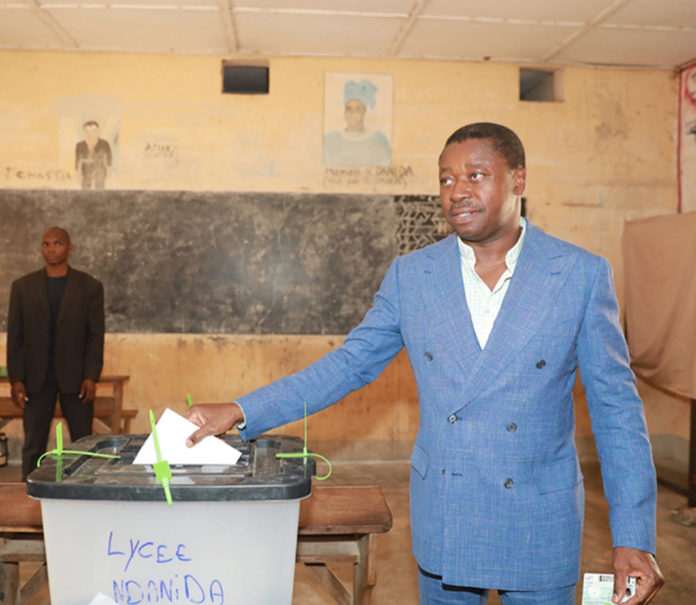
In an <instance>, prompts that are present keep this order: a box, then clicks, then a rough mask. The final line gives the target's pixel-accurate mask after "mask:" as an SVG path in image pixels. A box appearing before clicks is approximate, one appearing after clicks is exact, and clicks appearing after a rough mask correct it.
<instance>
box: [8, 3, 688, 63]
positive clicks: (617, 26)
mask: <svg viewBox="0 0 696 605" xmlns="http://www.w3.org/2000/svg"><path fill="white" fill-rule="evenodd" d="M2 49H4V50H50V51H77V52H80V51H87V52H94V51H96V52H135V53H167V54H169V53H175V54H211V55H223V56H227V57H229V58H233V57H237V56H262V57H272V56H312V57H376V58H390V59H392V58H394V59H439V60H455V61H485V60H490V61H507V62H516V63H523V64H530V65H537V66H543V65H553V64H556V65H597V66H625V67H638V68H641V67H642V68H657V69H675V68H680V67H684V66H686V65H689V64H691V63H692V62H694V60H696V0H523V1H520V0H489V1H488V2H482V1H481V0H341V1H339V0H287V1H284V0H184V1H181V2H176V1H174V0H117V1H114V2H106V1H103V0H85V1H69V0H12V1H2V0H0V50H2Z"/></svg>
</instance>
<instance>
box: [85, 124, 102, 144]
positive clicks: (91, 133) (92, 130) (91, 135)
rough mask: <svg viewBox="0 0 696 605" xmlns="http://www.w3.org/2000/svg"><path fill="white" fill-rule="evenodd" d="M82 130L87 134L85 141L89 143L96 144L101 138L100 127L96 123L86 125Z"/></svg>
mask: <svg viewBox="0 0 696 605" xmlns="http://www.w3.org/2000/svg"><path fill="white" fill-rule="evenodd" d="M82 131H83V133H84V135H85V141H87V142H88V143H90V144H94V143H96V142H97V141H98V140H99V128H98V127H97V126H95V125H94V124H90V125H89V126H85V127H84V128H83V129H82Z"/></svg>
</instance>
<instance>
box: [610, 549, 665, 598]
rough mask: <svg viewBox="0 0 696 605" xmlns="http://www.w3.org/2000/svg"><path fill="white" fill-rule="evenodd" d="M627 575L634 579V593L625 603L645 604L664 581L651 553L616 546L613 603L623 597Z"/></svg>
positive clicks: (653, 596)
mask: <svg viewBox="0 0 696 605" xmlns="http://www.w3.org/2000/svg"><path fill="white" fill-rule="evenodd" d="M628 576H631V577H632V578H635V579H636V594H635V596H633V597H631V598H630V599H629V600H628V601H626V605H642V604H645V605H647V603H650V601H652V600H653V599H654V598H655V595H656V594H657V591H658V590H660V587H661V586H662V585H663V584H664V583H665V579H664V577H663V576H662V572H661V571H660V568H659V567H658V565H657V561H655V557H653V556H652V554H650V553H649V552H645V551H643V550H637V549H635V548H624V547H622V546H618V547H616V548H615V549H614V597H613V599H612V600H613V601H614V603H620V602H621V600H622V599H623V598H624V595H625V594H626V578H627V577H628Z"/></svg>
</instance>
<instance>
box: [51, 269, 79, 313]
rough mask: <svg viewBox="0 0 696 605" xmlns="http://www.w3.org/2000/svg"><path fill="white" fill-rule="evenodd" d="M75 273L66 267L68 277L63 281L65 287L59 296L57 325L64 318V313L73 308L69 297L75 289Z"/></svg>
mask: <svg viewBox="0 0 696 605" xmlns="http://www.w3.org/2000/svg"><path fill="white" fill-rule="evenodd" d="M76 280H77V275H75V272H74V271H71V270H70V269H68V279H67V280H66V281H65V289H64V290H63V295H62V296H61V297H60V305H59V306H58V316H57V317H56V325H59V324H60V323H61V322H62V321H63V319H64V318H65V315H66V313H68V311H69V310H70V309H71V308H73V305H72V303H71V301H70V297H71V296H72V295H73V293H74V291H75V286H76V284H77V281H76Z"/></svg>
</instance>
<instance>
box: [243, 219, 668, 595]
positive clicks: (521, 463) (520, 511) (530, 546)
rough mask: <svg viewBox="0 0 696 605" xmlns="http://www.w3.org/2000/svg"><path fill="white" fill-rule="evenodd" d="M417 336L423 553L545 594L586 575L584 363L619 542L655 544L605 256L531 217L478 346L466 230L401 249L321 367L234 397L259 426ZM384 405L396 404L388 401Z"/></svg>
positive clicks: (318, 400)
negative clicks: (466, 281) (578, 415)
mask: <svg viewBox="0 0 696 605" xmlns="http://www.w3.org/2000/svg"><path fill="white" fill-rule="evenodd" d="M404 346H405V347H406V349H407V351H408V355H409V359H410V362H411V366H412V368H413V372H414V374H415V377H416V382H417V385H418V397H419V409H420V427H419V431H418V435H417V438H416V442H415V445H414V448H413V455H412V459H411V462H412V472H411V486H410V490H411V496H410V497H411V501H410V511H411V532H412V545H413V552H414V555H415V558H416V561H417V562H418V564H419V565H420V566H421V568H423V569H424V570H426V571H428V572H431V573H434V574H438V575H441V576H442V578H443V581H444V582H445V583H447V584H453V585H461V586H473V587H481V588H500V589H505V590H543V589H546V588H553V587H559V586H565V585H568V584H572V583H575V582H577V580H578V577H579V570H580V546H581V537H582V523H583V521H582V520H583V509H584V492H583V479H582V473H581V470H580V467H579V464H578V459H577V454H576V447H575V441H574V413H573V395H572V392H573V386H574V384H575V381H576V374H577V372H578V369H579V371H580V374H581V378H582V382H583V385H584V387H585V391H586V394H587V403H588V407H589V412H590V416H591V420H592V427H593V432H594V436H595V441H596V445H597V450H598V453H599V457H600V462H601V467H602V474H603V478H604V488H605V494H606V497H607V500H608V502H609V504H610V524H611V532H612V537H613V543H614V545H615V546H626V547H632V548H638V549H641V550H646V551H650V552H653V553H654V551H655V499H656V486H655V471H654V467H653V463H652V455H651V451H650V444H649V441H648V436H647V430H646V425H645V419H644V414H643V407H642V403H641V401H640V399H639V397H638V395H637V392H636V388H635V379H634V376H633V373H632V371H631V369H630V367H629V362H628V352H627V348H626V344H625V340H624V338H623V335H622V333H621V330H620V326H619V322H618V305H617V302H616V297H615V294H614V290H613V284H612V278H611V270H610V267H609V265H608V263H607V262H606V261H605V260H604V259H602V258H600V257H598V256H595V255H593V254H591V253H589V252H588V251H586V250H583V249H581V248H578V247H576V246H573V245H571V244H568V243H566V242H563V241H561V240H558V239H555V238H553V237H550V236H548V235H546V234H544V233H542V232H541V231H540V230H539V229H536V228H535V227H534V226H532V225H528V229H527V232H526V235H525V240H524V242H523V246H522V250H521V252H520V256H519V259H518V261H517V265H516V268H515V272H514V275H513V277H512V280H511V283H510V286H509V289H508V292H507V294H506V297H505V299H504V301H503V305H502V307H501V309H500V312H499V314H498V317H497V319H496V321H495V324H494V326H493V330H492V332H491V334H490V337H489V339H488V342H487V343H486V346H485V348H484V349H483V350H482V349H481V347H480V345H479V343H478V340H477V338H476V335H475V333H474V328H473V324H472V321H471V316H470V313H469V310H468V308H467V303H466V297H465V292H464V286H463V281H462V276H461V269H460V258H459V252H458V246H457V242H456V235H452V236H450V237H448V238H446V239H444V240H442V241H440V242H438V243H436V244H433V245H431V246H428V247H426V248H423V249H421V250H418V251H416V252H413V253H411V254H408V255H406V256H403V257H401V258H398V259H397V260H395V261H394V263H393V264H392V265H391V267H390V268H389V270H388V272H387V274H386V277H385V278H384V281H383V283H382V285H381V287H380V289H379V291H378V292H377V294H376V295H375V300H374V306H373V307H372V309H371V310H370V311H368V313H367V314H366V316H365V318H364V320H363V322H362V323H361V324H360V325H359V326H358V327H357V328H355V329H354V330H353V331H352V332H351V333H350V334H349V335H348V336H347V338H346V340H345V341H344V343H343V344H342V345H341V346H340V347H339V348H338V349H336V350H335V351H332V352H331V353H329V354H327V355H326V356H324V357H323V358H321V359H320V360H319V361H317V362H316V363H314V364H312V365H310V366H308V367H307V368H305V369H304V370H302V371H300V372H298V373H297V374H294V375H292V376H289V377H286V378H283V379H281V380H279V381H276V382H274V383H272V384H270V385H268V386H267V387H263V388H261V389H259V390H257V391H254V392H253V393H250V394H249V395H246V396H244V397H241V398H240V399H238V400H237V401H238V402H239V404H240V405H241V406H242V409H243V410H244V412H245V416H246V422H247V424H246V428H245V430H243V431H242V436H243V437H245V438H251V437H254V436H256V435H258V434H259V433H261V432H264V431H267V430H269V429H271V428H272V427H274V426H277V425H279V424H282V423H285V422H289V421H291V420H296V419H297V418H300V417H301V416H302V413H303V402H304V401H307V405H308V409H309V411H310V412H315V411H317V410H319V409H321V408H324V407H326V406H327V405H330V404H331V403H333V402H335V401H337V400H338V399H340V398H342V397H344V396H345V395H346V394H347V393H349V392H350V391H352V390H354V389H356V388H359V387H361V386H363V385H364V384H366V383H368V382H370V381H371V380H373V379H374V378H375V377H376V376H377V375H379V373H380V372H381V371H382V370H383V369H384V368H385V367H386V366H387V364H388V363H389V362H390V361H391V360H392V359H393V358H394V356H395V355H396V354H397V353H398V352H399V350H400V349H401V348H402V347H404ZM384 405H388V402H384Z"/></svg>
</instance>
